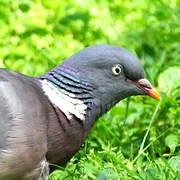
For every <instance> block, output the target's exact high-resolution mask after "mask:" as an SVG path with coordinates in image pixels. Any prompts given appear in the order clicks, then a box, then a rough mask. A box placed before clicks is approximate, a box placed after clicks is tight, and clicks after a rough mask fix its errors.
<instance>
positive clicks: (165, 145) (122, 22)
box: [0, 0, 180, 180]
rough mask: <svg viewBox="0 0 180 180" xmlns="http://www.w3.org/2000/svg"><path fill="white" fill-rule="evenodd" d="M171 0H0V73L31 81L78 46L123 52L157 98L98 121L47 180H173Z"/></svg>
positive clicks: (177, 172) (179, 173)
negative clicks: (138, 66) (17, 74)
mask: <svg viewBox="0 0 180 180" xmlns="http://www.w3.org/2000/svg"><path fill="white" fill-rule="evenodd" d="M179 8H180V2H179V1H178V0H156V1H152V0H141V1H138V0H134V1H131V0H123V1H120V0H102V1H100V0H91V1H80V0H61V1H59V0H53V1H48V0H34V1H30V0H0V28H1V30H0V67H5V68H9V69H13V70H16V71H19V72H22V73H24V74H28V75H32V76H37V75H40V74H43V73H44V72H46V71H48V70H50V69H51V68H53V67H54V66H56V65H57V64H59V63H60V62H61V61H63V60H64V59H65V58H66V57H68V56H70V55H72V54H73V53H75V52H76V51H78V50H80V49H82V48H84V47H85V46H89V45H94V44H106V43H108V44H115V45H119V46H123V47H125V48H127V49H129V50H130V51H132V52H133V53H134V54H136V55H137V56H138V57H139V58H140V59H141V61H142V64H143V66H144V68H145V73H146V77H147V78H148V79H150V80H151V82H152V83H153V84H154V85H155V86H156V87H157V88H158V90H159V91H160V92H161V95H162V98H161V101H160V102H156V101H154V100H152V99H150V98H149V97H131V98H129V99H126V100H124V101H123V102H120V103H119V104H117V105H116V106H115V107H114V108H113V109H112V110H111V111H110V112H108V113H107V114H106V115H104V116H103V117H102V118H100V119H99V120H98V122H97V123H96V125H95V126H94V128H93V130H92V131H91V133H90V134H89V136H88V138H87V140H86V142H85V143H84V144H83V145H82V148H81V150H80V151H79V152H77V154H76V155H75V156H74V157H73V158H72V159H71V161H70V162H69V163H68V164H67V166H66V167H59V170H57V171H55V172H54V173H53V174H51V177H50V179H51V180H53V179H55V180H57V179H59V180H61V179H70V180H71V179H72V180H73V179H74V180H78V179H84V180H85V179H89V180H94V179H98V180H104V179H120V180H123V179H125V180H128V179H129V180H131V179H138V180H139V179H140V180H141V179H142V180H171V179H172V180H174V179H180V106H179V105H180V52H179V42H180V29H179V26H180V21H179V19H180V14H179Z"/></svg>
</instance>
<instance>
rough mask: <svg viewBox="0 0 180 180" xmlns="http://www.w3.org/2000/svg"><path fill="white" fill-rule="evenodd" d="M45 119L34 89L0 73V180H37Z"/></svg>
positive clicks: (38, 91) (9, 73)
mask: <svg viewBox="0 0 180 180" xmlns="http://www.w3.org/2000/svg"><path fill="white" fill-rule="evenodd" d="M43 103H44V104H43ZM47 119H48V118H47V111H46V98H45V97H44V95H43V92H41V89H40V88H39V87H38V85H37V84H36V83H35V82H34V81H32V79H31V78H29V77H26V76H24V75H21V74H19V73H16V72H13V71H9V70H6V69H0V180H5V179H6V180H12V177H13V180H16V179H17V180H21V179H27V180H28V179H33V178H34V177H35V178H36V179H37V177H38V176H39V174H40V172H39V171H40V168H41V166H42V165H43V164H44V161H45V153H46V151H47V147H46V146H47V143H46V137H47V136H46V133H47V127H46V125H47V123H46V122H47ZM37 132H38V133H37ZM32 167H33V168H34V167H37V169H32ZM22 177H23V178H22Z"/></svg>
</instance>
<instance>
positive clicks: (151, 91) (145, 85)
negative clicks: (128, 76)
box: [131, 79, 160, 100]
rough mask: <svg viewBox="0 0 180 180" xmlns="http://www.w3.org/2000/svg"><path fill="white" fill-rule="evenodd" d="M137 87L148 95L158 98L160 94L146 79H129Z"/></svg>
mask: <svg viewBox="0 0 180 180" xmlns="http://www.w3.org/2000/svg"><path fill="white" fill-rule="evenodd" d="M131 82H132V83H133V84H135V85H136V86H137V87H138V88H140V89H142V90H143V91H144V92H145V93H146V94H147V95H148V96H150V97H152V98H154V99H157V100H159V99H160V94H159V92H158V91H157V90H156V89H155V88H154V87H153V86H152V85H151V83H150V82H149V81H148V80H147V79H140V80H138V81H131Z"/></svg>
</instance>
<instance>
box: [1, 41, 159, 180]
mask: <svg viewBox="0 0 180 180" xmlns="http://www.w3.org/2000/svg"><path fill="white" fill-rule="evenodd" d="M136 95H148V96H150V97H152V98H154V99H157V100H159V98H160V94H159V93H158V91H157V90H156V89H155V88H154V87H153V86H152V85H151V83H150V81H148V80H147V79H146V78H145V77H144V70H143V68H142V66H141V63H140V60H139V59H138V58H137V57H136V56H135V55H133V54H132V53H131V52H129V51H128V50H126V49H124V48H122V47H119V46H115V45H107V44H102V45H93V46H89V47H86V48H84V49H82V50H80V51H79V52H77V53H76V54H74V55H72V56H70V57H69V58H67V59H66V60H65V61H63V63H61V64H60V65H58V66H56V67H55V68H53V69H52V70H51V71H49V72H47V73H46V74H44V75H42V76H38V77H29V76H26V75H23V74H21V73H19V72H15V71H12V70H8V69H4V68H1V69H0V180H5V179H6V180H12V179H13V180H47V179H48V174H49V169H50V168H49V164H57V165H64V164H66V163H67V162H68V161H69V160H70V159H71V157H72V156H73V155H74V154H75V153H76V152H77V151H78V150H79V149H80V146H81V144H82V143H83V142H84V141H85V138H86V136H87V134H88V132H89V131H90V130H91V128H92V126H93V125H94V123H95V122H96V120H97V119H98V118H99V117H100V116H102V115H103V114H104V113H106V112H107V111H108V110H110V109H111V107H113V106H114V105H115V104H116V103H118V102H119V101H121V100H122V99H125V98H127V97H129V96H136Z"/></svg>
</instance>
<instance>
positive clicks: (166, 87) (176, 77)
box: [158, 66, 180, 93]
mask: <svg viewBox="0 0 180 180" xmlns="http://www.w3.org/2000/svg"><path fill="white" fill-rule="evenodd" d="M158 84H159V87H160V88H161V89H162V90H163V91H164V92H168V93H171V91H172V90H173V89H175V88H177V87H180V67H176V66H175V67H170V68H168V69H167V70H165V71H164V72H163V73H161V74H160V76H159V78H158Z"/></svg>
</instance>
